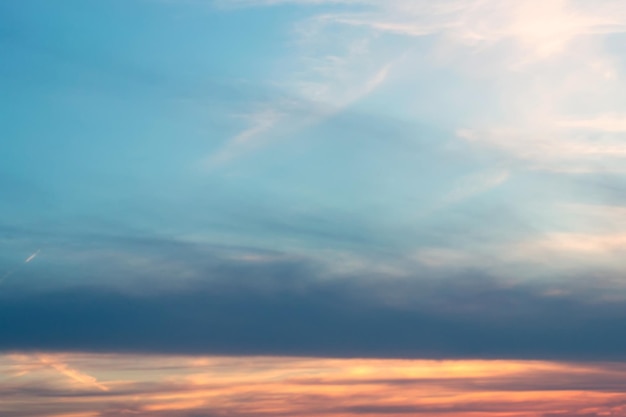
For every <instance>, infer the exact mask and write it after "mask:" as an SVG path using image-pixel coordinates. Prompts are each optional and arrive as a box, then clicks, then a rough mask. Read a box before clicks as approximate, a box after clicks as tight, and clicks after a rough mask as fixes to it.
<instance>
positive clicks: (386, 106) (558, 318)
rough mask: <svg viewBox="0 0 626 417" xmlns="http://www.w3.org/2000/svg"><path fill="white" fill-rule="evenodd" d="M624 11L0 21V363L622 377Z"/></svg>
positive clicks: (368, 8)
mask: <svg viewBox="0 0 626 417" xmlns="http://www.w3.org/2000/svg"><path fill="white" fill-rule="evenodd" d="M625 42H626V3H624V2H623V1H622V0H541V1H539V0H519V1H515V2H507V1H501V0H441V1H436V2H435V1H431V0H385V1H383V0H380V1H378V0H343V1H341V0H335V1H331V0H328V1H325V0H282V1H281V0H258V1H257V0H230V1H229V0H223V1H211V0H107V1H84V0H61V1H49V0H20V1H18V0H5V1H2V2H0V56H1V63H0V91H1V94H0V106H1V107H0V114H1V116H0V117H1V124H0V274H2V275H1V276H0V326H1V331H0V350H2V351H5V352H6V351H32V350H37V351H55V352H59V351H62V352H71V351H82V352H100V353H120V352H132V353H134V354H142V353H156V354H192V355H196V354H202V355H211V354H220V355H270V356H276V355H278V356H280V355H294V356H302V355H304V356H308V357H346V358H352V357H372V358H448V359H451V358H462V359H477V358H483V359H496V358H498V359H520V360H525V359H542V360H543V359H549V360H561V359H566V360H607V359H610V360H624V359H626V333H624V332H623V323H624V320H626V303H625V301H626V281H624V276H625V272H626V182H625V181H624V180H625V179H626V142H625V139H626V94H625V92H626V79H625V76H626V52H625V51H626V49H625V48H624V45H626V43H625Z"/></svg>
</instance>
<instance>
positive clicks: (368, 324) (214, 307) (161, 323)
mask: <svg viewBox="0 0 626 417" xmlns="http://www.w3.org/2000/svg"><path fill="white" fill-rule="evenodd" d="M320 271H321V270H319V269H316V268H315V267H314V266H311V265H310V264H307V263H305V262H300V261H297V260H291V261H284V260H281V261H273V262H262V263H259V264H254V265H243V264H240V263H237V262H235V261H231V262H230V263H229V262H225V261H223V262H222V263H221V264H219V265H217V266H213V267H212V269H211V270H210V271H208V272H207V273H209V272H210V274H211V275H212V279H211V280H210V281H194V282H190V283H188V284H187V285H185V286H182V287H181V288H179V289H177V290H175V291H172V290H170V291H149V290H148V289H147V290H145V291H143V292H141V291H138V290H137V289H135V290H133V291H126V292H125V291H121V290H115V289H111V288H109V289H104V288H102V287H76V286H74V287H68V288H65V289H59V288H56V289H47V290H44V289H42V290H39V291H34V290H23V289H22V290H20V289H15V288H14V289H12V288H13V287H5V288H3V292H2V294H0V328H2V332H1V333H0V349H2V350H4V351H12V350H51V351H55V350H62V351H66V350H80V351H94V352H140V353H182V354H228V355H306V356H317V357H380V358H387V357H389V358H392V357H403V358H404V357H406V358H420V357H424V358H546V359H549V358H558V359H561V360H564V359H581V360H600V359H612V360H622V359H625V358H626V353H625V352H626V335H624V333H623V331H622V328H623V323H624V320H625V319H626V306H625V305H624V304H623V303H618V302H611V303H608V302H594V301H593V299H592V298H590V297H589V296H586V295H584V294H583V293H580V295H576V294H574V295H570V296H567V297H565V296H561V297H554V296H545V295H542V292H541V289H538V288H533V287H530V286H513V287H511V286H509V287H506V286H503V285H501V284H499V283H498V282H497V280H493V279H489V278H485V277H481V276H478V275H476V274H471V273H467V274H466V276H459V277H454V278H451V279H439V280H435V279H432V277H431V279H424V277H421V279H420V277H414V278H411V279H402V280H387V281H385V280H381V279H367V277H358V278H353V279H345V278H344V279H325V280H321V279H319V277H318V274H320V273H321V272H320Z"/></svg>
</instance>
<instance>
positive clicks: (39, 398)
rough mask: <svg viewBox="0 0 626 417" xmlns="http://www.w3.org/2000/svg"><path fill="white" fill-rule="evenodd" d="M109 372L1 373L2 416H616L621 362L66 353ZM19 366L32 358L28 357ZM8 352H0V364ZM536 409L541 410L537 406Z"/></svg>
mask: <svg viewBox="0 0 626 417" xmlns="http://www.w3.org/2000/svg"><path fill="white" fill-rule="evenodd" d="M49 356H50V357H51V358H52V359H51V360H53V361H63V362H68V363H69V365H70V366H71V367H82V366H85V365H87V364H88V365H89V367H90V368H91V369H93V370H94V372H96V373H97V375H99V376H103V375H104V376H109V377H112V376H115V380H113V381H111V382H110V384H109V385H110V386H111V389H110V390H109V391H107V392H103V391H99V390H92V391H89V390H72V389H67V387H66V386H65V385H64V384H63V382H64V381H63V380H60V379H59V378H60V377H61V378H63V377H62V376H60V375H54V378H53V379H49V375H48V374H47V370H46V369H39V370H37V371H34V372H33V373H32V374H31V375H30V379H29V380H28V382H25V381H24V380H16V379H6V378H2V377H0V388H1V389H0V400H1V401H0V404H1V405H0V411H2V413H3V416H9V417H18V416H19V417H22V416H29V417H42V416H45V417H51V416H57V415H65V416H68V415H77V416H78V415H94V416H98V417H105V416H111V417H113V416H119V415H126V414H129V415H138V416H144V417H160V416H176V417H192V416H193V417H196V416H203V417H206V416H250V415H254V416H256V415H259V416H260V415H272V416H283V415H284V416H287V415H328V416H343V415H345V414H346V413H350V414H351V415H379V416H380V415H388V414H394V415H416V414H417V415H429V416H432V415H439V414H442V415H449V414H450V413H452V412H454V413H455V415H459V416H466V415H472V414H475V413H477V412H483V413H484V412H493V413H507V412H508V413H510V412H512V411H514V412H517V413H522V412H526V413H535V414H538V413H558V412H562V411H563V410H568V411H569V412H570V415H578V414H583V415H584V413H590V412H593V413H598V414H600V413H603V412H604V413H607V412H609V411H610V412H612V413H613V414H611V415H618V416H619V415H623V414H621V412H622V411H623V407H624V404H625V401H626V398H625V397H624V394H623V388H624V373H625V369H624V366H623V365H622V364H617V363H601V364H581V363H555V362H538V361H455V360H445V361H429V360H411V361H407V360H366V359H351V360H341V359H314V358H284V357H283V358H269V357H254V358H236V357H200V358H192V357H184V356H177V357H171V356H137V355H94V354H84V353H81V354H64V355H49ZM21 361H22V364H23V366H29V365H40V363H39V362H38V361H37V359H36V358H35V357H32V356H31V357H24V358H22V359H21ZM5 362H6V357H2V356H0V367H1V366H2V365H3V364H4V363H5ZM538 415H539V414H538Z"/></svg>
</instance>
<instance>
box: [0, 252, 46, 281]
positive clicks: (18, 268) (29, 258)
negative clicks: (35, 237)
mask: <svg viewBox="0 0 626 417" xmlns="http://www.w3.org/2000/svg"><path fill="white" fill-rule="evenodd" d="M39 252H41V249H37V250H36V251H35V252H34V253H32V254H31V255H30V256H29V257H28V258H26V260H24V262H23V263H22V264H20V265H19V266H17V267H15V268H13V269H11V270H9V271H8V272H6V273H5V274H4V275H2V277H0V284H1V283H2V282H3V281H4V280H5V279H7V278H8V277H10V276H11V275H13V274H15V273H16V272H17V271H19V270H20V268H22V267H23V266H24V265H25V264H27V263H29V262H30V261H32V260H33V259H35V258H36V257H37V255H39Z"/></svg>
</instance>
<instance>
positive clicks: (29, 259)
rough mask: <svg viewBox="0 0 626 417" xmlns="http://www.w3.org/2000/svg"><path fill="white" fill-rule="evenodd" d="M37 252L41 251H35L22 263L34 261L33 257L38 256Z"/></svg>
mask: <svg viewBox="0 0 626 417" xmlns="http://www.w3.org/2000/svg"><path fill="white" fill-rule="evenodd" d="M39 252H41V249H37V251H36V252H35V253H33V254H32V255H30V256H29V257H28V258H26V260H25V261H24V263H25V264H27V263H29V262H30V261H32V260H33V259H35V257H36V256H37V255H39Z"/></svg>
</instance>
